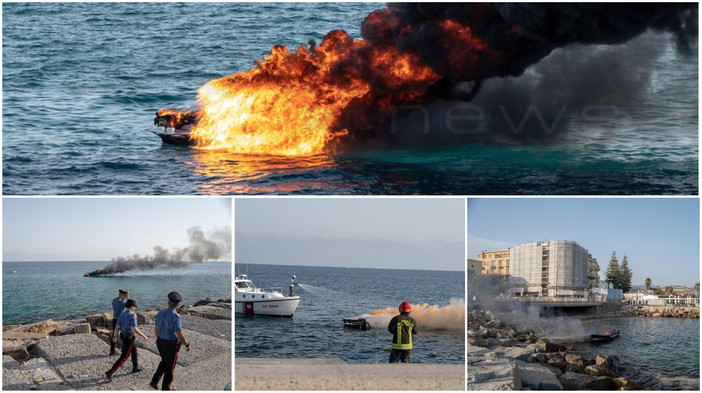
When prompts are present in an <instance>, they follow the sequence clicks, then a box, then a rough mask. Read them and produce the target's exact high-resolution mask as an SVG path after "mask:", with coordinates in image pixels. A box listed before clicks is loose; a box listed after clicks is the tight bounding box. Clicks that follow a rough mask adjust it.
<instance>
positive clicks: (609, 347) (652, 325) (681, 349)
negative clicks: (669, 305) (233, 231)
mask: <svg viewBox="0 0 702 393" xmlns="http://www.w3.org/2000/svg"><path fill="white" fill-rule="evenodd" d="M584 325H585V326H586V328H588V329H589V330H588V331H596V330H599V328H600V327H601V326H602V325H604V326H605V327H606V328H607V329H610V328H611V329H618V330H621V335H620V337H619V338H618V339H616V340H613V341H610V342H609V343H607V344H599V345H596V344H587V345H586V346H585V350H586V351H589V352H592V353H595V354H600V353H620V354H621V355H622V366H621V373H622V375H624V376H627V377H629V378H631V379H632V380H634V381H636V382H637V383H638V384H639V385H640V386H641V388H649V387H650V388H653V389H656V390H658V389H664V390H670V389H678V390H699V386H700V385H699V383H700V380H699V378H700V320H699V319H685V318H611V319H604V320H601V321H600V320H598V321H586V322H584Z"/></svg>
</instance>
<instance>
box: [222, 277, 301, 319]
mask: <svg viewBox="0 0 702 393" xmlns="http://www.w3.org/2000/svg"><path fill="white" fill-rule="evenodd" d="M234 289H235V291H234V292H235V295H236V296H235V298H234V306H235V307H234V312H236V313H239V314H250V315H270V316H276V317H292V316H293V313H295V309H297V305H298V304H299V303H300V297H299V296H286V295H284V294H283V293H282V290H279V289H277V288H257V287H256V286H255V285H254V284H253V282H251V280H249V278H248V277H247V275H246V274H240V275H237V276H236V277H235V278H234Z"/></svg>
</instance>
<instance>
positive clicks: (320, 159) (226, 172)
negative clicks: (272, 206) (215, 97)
mask: <svg viewBox="0 0 702 393" xmlns="http://www.w3.org/2000/svg"><path fill="white" fill-rule="evenodd" d="M186 163H187V164H189V165H190V166H191V167H192V168H193V172H194V173H195V174H196V175H197V176H198V178H200V179H201V181H198V183H197V189H198V192H199V193H202V194H209V195H219V194H240V193H246V194H280V193H296V192H304V193H309V192H311V191H312V192H322V193H324V192H326V193H330V192H333V190H334V189H335V187H336V186H337V185H335V184H334V181H333V180H330V179H326V180H321V178H320V177H317V176H314V177H313V176H305V174H306V173H309V172H311V171H314V172H318V171H324V170H327V169H332V168H333V167H334V165H335V161H334V158H333V156H331V155H327V154H318V155H310V156H300V157H285V156H272V155H255V154H254V155H252V154H240V153H231V152H228V151H223V150H204V149H195V150H193V155H192V160H191V161H187V162H186ZM281 180H284V181H281ZM339 183H342V181H341V179H339ZM345 187H348V184H346V185H345Z"/></svg>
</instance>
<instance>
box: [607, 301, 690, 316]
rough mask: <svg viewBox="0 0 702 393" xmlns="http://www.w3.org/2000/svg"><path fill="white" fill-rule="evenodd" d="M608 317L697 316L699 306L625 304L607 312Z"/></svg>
mask: <svg viewBox="0 0 702 393" xmlns="http://www.w3.org/2000/svg"><path fill="white" fill-rule="evenodd" d="M608 316H610V317H651V318H699V317H700V308H699V307H687V306H642V305H630V304H627V305H625V306H624V307H622V308H620V309H619V310H617V311H613V312H611V313H609V314H608Z"/></svg>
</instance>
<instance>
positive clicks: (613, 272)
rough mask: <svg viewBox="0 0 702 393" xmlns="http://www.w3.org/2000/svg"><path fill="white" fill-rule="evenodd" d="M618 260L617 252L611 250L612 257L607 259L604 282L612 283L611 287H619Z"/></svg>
mask: <svg viewBox="0 0 702 393" xmlns="http://www.w3.org/2000/svg"><path fill="white" fill-rule="evenodd" d="M619 276H620V273H619V260H617V252H616V251H612V259H610V260H609V266H607V271H605V282H606V283H608V284H612V287H613V288H619Z"/></svg>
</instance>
